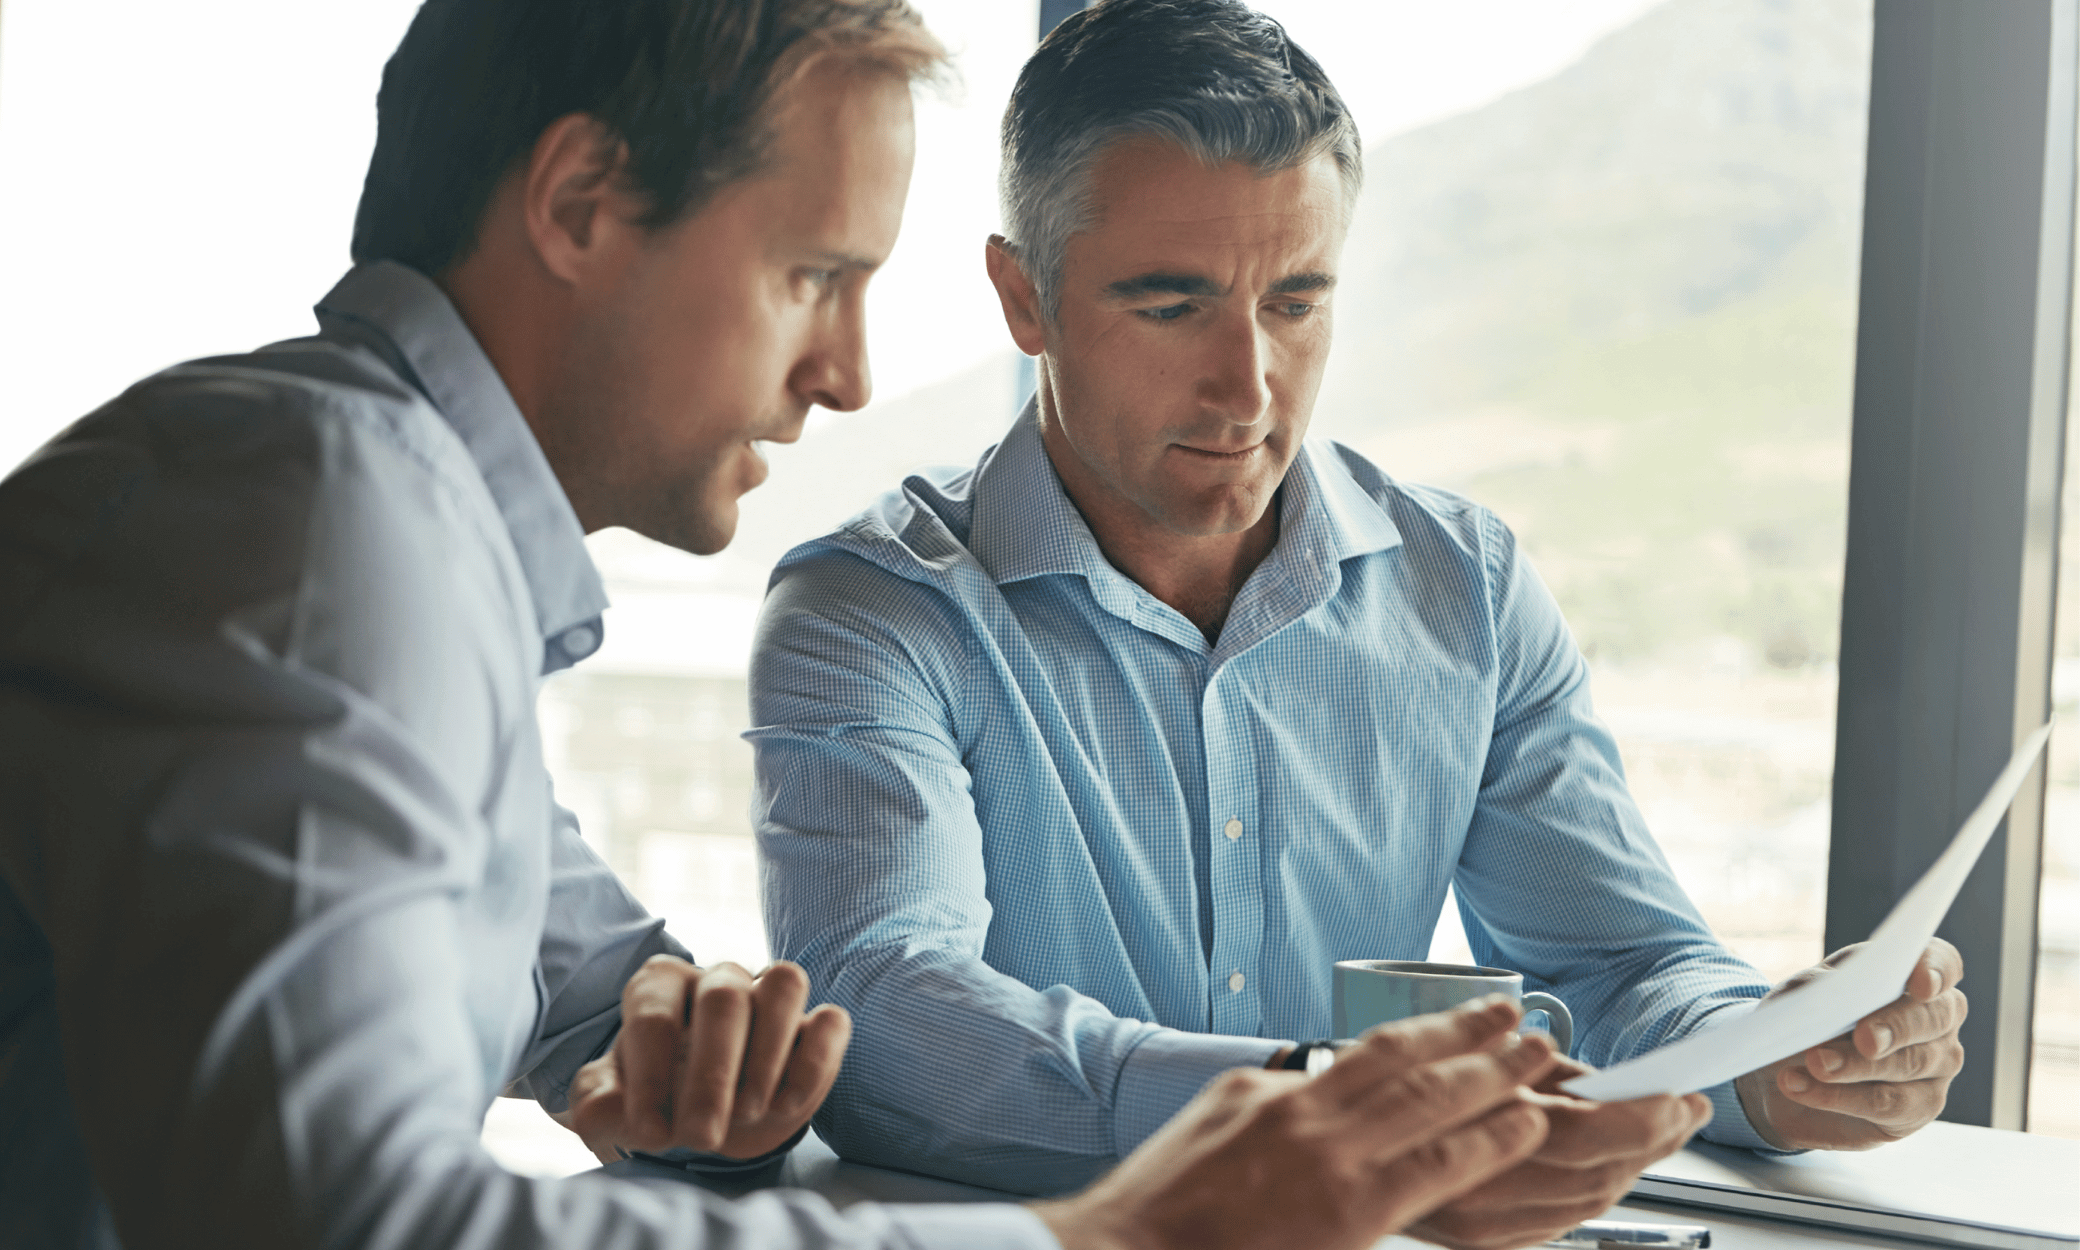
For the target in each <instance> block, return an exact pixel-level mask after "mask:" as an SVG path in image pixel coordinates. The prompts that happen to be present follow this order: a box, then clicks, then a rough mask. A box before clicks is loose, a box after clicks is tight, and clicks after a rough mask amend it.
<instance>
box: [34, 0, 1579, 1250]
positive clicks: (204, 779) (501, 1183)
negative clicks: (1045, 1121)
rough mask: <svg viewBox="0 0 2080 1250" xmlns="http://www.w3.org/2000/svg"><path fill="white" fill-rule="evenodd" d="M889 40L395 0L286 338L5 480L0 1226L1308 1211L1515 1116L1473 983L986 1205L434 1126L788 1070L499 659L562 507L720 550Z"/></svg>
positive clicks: (187, 1239)
mask: <svg viewBox="0 0 2080 1250" xmlns="http://www.w3.org/2000/svg"><path fill="white" fill-rule="evenodd" d="M939 57H940V52H939V49H938V47H937V45H936V44H935V43H934V42H933V41H932V39H931V37H930V36H929V34H927V33H926V32H925V31H924V29H923V27H922V26H921V25H920V23H919V22H918V19H917V17H916V15H915V14H914V13H913V12H911V11H910V10H909V9H908V8H907V7H906V6H905V5H904V4H902V3H901V2H900V0H431V2H430V3H428V4H427V5H426V7H425V8H424V9H422V10H421V12H420V13H419V15H418V17H417V19H416V20H415V21H414V23H413V25H412V27H411V30H410V32H409V33H408V34H407V35H406V37H405V40H404V43H403V46H402V47H401V48H400V49H399V51H398V54H397V56H396V58H395V59H394V60H393V61H392V62H391V64H390V66H389V69H388V71H387V72H386V74H385V76H384V84H383V90H382V95H381V98H380V100H379V102H378V114H379V128H380V133H379V138H378V141H377V150H376V153H375V157H374V160H373V161H372V163H371V166H370V170H369V177H368V191H367V194H366V196H365V199H364V202H363V205H362V211H361V215H360V217H359V220H358V222H357V225H356V232H355V243H354V257H355V260H356V261H357V262H358V263H357V264H356V266H355V267H354V269H353V270H352V271H351V272H349V273H348V274H347V276H346V277H345V278H344V279H343V280H342V281H341V282H340V283H339V285H338V286H337V287H335V288H334V289H333V291H332V292H331V293H330V294H328V295H327V296H326V297H325V298H324V300H323V302H321V303H320V304H319V306H318V317H319V332H318V333H317V334H316V335H315V336H313V337H311V338H307V339H299V340H296V341H293V342H287V343H280V344H276V345H274V346H272V347H267V348H263V349H261V350H259V351H257V352H253V353H251V354H248V355H244V356H229V357H221V358H217V359H213V360H204V361H198V362H195V363H192V364H188V365H183V366H180V367H177V368H174V369H171V370H168V371H167V372H165V373H162V374H159V375H157V376H156V377H153V378H149V379H147V380H145V381H144V382H141V383H139V384H138V385H137V386H135V387H133V388H131V389H130V390H129V391H128V392H126V393H125V394H123V395H122V396H120V397H119V398H117V399H115V400H114V401H112V402H111V403H109V404H108V405H107V406H105V407H103V408H102V409H100V410H99V411H97V412H95V413H94V414H92V415H90V416H88V417H86V418H85V419H83V420H82V421H80V422H79V423H78V424H76V425H75V426H73V427H72V428H71V429H70V430H68V431H66V432H65V433H64V434H62V435H60V436H59V437H58V438H57V439H56V440H54V441H53V442H52V443H51V444H50V445H48V446H47V447H45V448H44V449H43V450H42V451H41V452H39V453H38V454H37V455H36V456H35V457H34V458H32V459H31V460H30V462H28V463H27V464H26V465H24V466H23V467H22V468H20V469H19V470H18V471H16V472H15V473H14V474H13V475H12V476H11V477H9V478H8V479H7V481H6V482H5V483H4V484H0V563H4V566H5V569H6V576H5V577H4V579H0V725H4V727H5V728H4V732H5V735H6V737H5V741H6V743H7V750H6V751H5V752H4V753H0V760H4V762H0V1244H5V1245H6V1246H8V1247H9V1248H10V1250H15V1248H22V1250H31V1248H40V1247H59V1246H63V1247H83V1246H84V1247H102V1248H106V1247H113V1246H116V1245H118V1244H120V1245H123V1246H128V1247H130V1250H145V1248H146V1247H154V1246H189V1245H193V1246H207V1247H211V1248H212V1250H216V1248H220V1247H234V1248H235V1247H247V1246H255V1247H257V1246H271V1247H272V1246H318V1245H324V1246H329V1247H357V1246H369V1247H375V1246H381V1247H399V1248H403V1247H426V1248H428V1250H431V1248H434V1247H440V1248H442V1250H446V1248H448V1247H458V1246H483V1247H536V1246H571V1247H579V1246H583V1247H608V1246H613V1247H637V1246H666V1245H680V1246H714V1247H751V1246H763V1247H806V1246H826V1245H845V1246H888V1247H925V1246H949V1247H954V1246H957V1247H986V1246H1047V1245H1054V1244H1057V1235H1058V1236H1059V1244H1062V1245H1065V1246H1070V1247H1092V1248H1093V1250H1097V1248H1099V1247H1108V1246H1115V1245H1128V1244H1132V1245H1137V1246H1138V1245H1146V1246H1153V1247H1176V1248H1178V1250H1184V1247H1188V1246H1196V1245H1201V1244H1205V1242H1204V1239H1203V1238H1201V1237H1200V1236H1199V1233H1200V1232H1201V1231H1202V1230H1203V1229H1204V1228H1206V1227H1208V1226H1212V1227H1218V1228H1221V1229H1223V1230H1225V1231H1226V1232H1227V1233H1228V1234H1229V1235H1230V1236H1231V1237H1232V1239H1233V1240H1235V1241H1236V1242H1237V1243H1241V1242H1246V1241H1249V1240H1252V1239H1254V1240H1255V1241H1256V1242H1257V1243H1259V1244H1280V1245H1301V1246H1305V1245H1320V1246H1357V1245H1365V1244H1370V1242H1371V1241H1372V1240H1373V1239H1375V1238H1377V1237H1378V1236H1379V1235H1381V1234H1382V1233H1384V1232H1386V1231H1390V1230H1392V1229H1396V1228H1399V1227H1402V1226H1403V1225H1405V1224H1407V1223H1408V1222H1409V1221H1411V1220H1413V1219H1415V1218H1417V1217H1419V1216H1420V1215H1422V1214H1423V1213H1424V1212H1425V1211H1427V1210H1430V1209H1432V1208H1434V1207H1435V1206H1436V1205H1437V1204H1438V1203H1440V1202H1442V1201H1445V1200H1447V1199H1449V1198H1450V1197H1452V1196H1453V1195H1455V1194H1457V1193H1460V1192H1462V1191H1464V1190H1465V1189H1467V1188H1468V1187H1470V1186H1473V1185H1477V1184H1479V1183H1481V1182H1482V1181H1484V1180H1485V1179H1487V1178H1488V1177H1491V1176H1493V1175H1495V1174H1496V1173H1497V1172H1499V1171H1500V1170H1502V1169H1504V1168H1506V1167H1508V1166H1510V1165H1512V1164H1513V1163H1515V1162H1516V1161H1518V1160H1520V1159H1522V1158H1523V1157H1525V1155H1527V1154H1528V1153H1529V1152H1530V1151H1531V1150H1533V1149H1535V1148H1536V1147H1537V1145H1538V1143H1539V1141H1540V1140H1541V1139H1542V1138H1543V1136H1544V1132H1545V1118H1544V1113H1543V1112H1542V1111H1541V1110H1540V1109H1539V1108H1538V1107H1536V1106H1535V1105H1533V1104H1532V1103H1530V1102H1527V1101H1526V1100H1525V1099H1524V1098H1523V1097H1522V1096H1521V1091H1522V1087H1523V1086H1525V1085H1526V1084H1528V1083H1534V1082H1536V1081H1537V1080H1539V1079H1540V1078H1541V1077H1542V1076H1543V1075H1544V1074H1545V1073H1546V1072H1547V1071H1548V1070H1549V1069H1550V1068H1551V1066H1552V1063H1553V1055H1552V1053H1551V1051H1550V1048H1548V1047H1546V1046H1544V1045H1542V1044H1533V1043H1524V1044H1517V1043H1515V1042H1513V1040H1512V1038H1511V1036H1510V1034H1509V1032H1508V1030H1509V1029H1510V1027H1511V1026H1512V1025H1513V1024H1514V1022H1515V1019H1516V1014H1515V1011H1514V1010H1513V1009H1512V1008H1511V1007H1509V1006H1508V1005H1507V1004H1500V1003H1490V1004H1486V1005H1484V1006H1480V1007H1477V1008H1475V1009H1473V1010H1469V1011H1464V1012H1460V1013H1457V1014H1455V1015H1453V1016H1451V1017H1449V1018H1446V1019H1440V1020H1437V1021H1432V1022H1428V1023H1426V1024H1423V1025H1419V1026H1413V1027H1409V1028H1402V1029H1390V1030H1382V1031H1381V1032H1379V1033H1377V1034H1375V1035H1374V1036H1373V1037H1371V1038H1370V1039H1368V1041H1367V1042H1366V1043H1365V1044H1364V1046H1363V1047H1361V1048H1360V1050H1359V1052H1358V1053H1357V1055H1356V1056H1355V1057H1354V1058H1353V1059H1351V1060H1349V1061H1347V1062H1346V1064H1344V1065H1342V1066H1341V1067H1339V1068H1338V1069H1337V1070H1336V1071H1335V1072H1333V1073H1331V1074H1330V1076H1329V1077H1325V1078H1323V1079H1321V1080H1317V1081H1314V1082H1307V1081H1304V1080H1301V1079H1299V1078H1297V1077H1293V1078H1285V1079H1281V1078H1279V1077H1277V1076H1276V1075H1274V1074H1268V1073H1255V1074H1240V1075H1237V1076H1234V1077H1231V1078H1229V1079H1227V1080H1226V1081H1224V1082H1223V1083H1221V1084H1220V1085H1219V1087H1218V1088H1216V1089H1214V1090H1212V1091H1209V1094H1208V1096H1207V1097H1206V1098H1205V1099H1204V1100H1202V1101H1201V1103H1200V1104H1199V1105H1198V1107H1197V1109H1195V1110H1192V1111H1188V1112H1186V1113H1185V1114H1184V1115H1182V1116H1180V1117H1179V1119H1178V1121H1177V1124H1176V1126H1175V1127H1174V1128H1173V1135H1172V1136H1171V1137H1170V1138H1169V1139H1168V1141H1167V1144H1163V1145H1159V1146H1157V1147H1154V1148H1151V1149H1150V1150H1148V1151H1144V1152H1142V1154H1140V1155H1139V1156H1137V1157H1136V1158H1135V1159H1133V1160H1131V1161H1129V1162H1128V1163H1127V1164H1126V1165H1125V1166H1123V1167H1122V1168H1121V1169H1120V1170H1119V1172H1118V1173H1116V1174H1115V1175H1114V1176H1113V1177H1111V1178H1109V1179H1108V1180H1107V1181H1106V1182H1105V1183H1104V1184H1103V1185H1101V1186H1100V1187H1099V1188H1097V1189H1094V1190H1093V1191H1092V1192H1090V1193H1088V1194H1085V1195H1083V1196H1080V1197H1078V1198H1075V1199H1071V1200H1068V1201H1064V1202H1060V1203H1055V1204H1049V1205H1045V1206H1042V1207H1037V1208H1033V1209H1024V1208H1019V1207H1014V1206H979V1207H961V1208H945V1209H936V1210H935V1209H920V1208H898V1207H879V1208H877V1207H871V1206H869V1207H855V1208H853V1209H851V1210H849V1211H847V1212H845V1213H843V1214H840V1213H838V1212H836V1211H834V1210H832V1209H831V1207H830V1206H829V1205H828V1204H827V1203H825V1202H823V1201H822V1200H821V1199H819V1198H815V1197H813V1196H810V1195H804V1194H784V1193H774V1194H766V1195H760V1196H756V1197H753V1198H750V1199H746V1200H744V1201H741V1202H724V1201H720V1200H716V1199H712V1198H709V1197H708V1196H706V1195H705V1194H704V1193H703V1192H702V1191H700V1190H698V1189H695V1188H693V1187H690V1186H665V1187H657V1186H644V1185H638V1184H635V1183H632V1182H628V1181H622V1180H617V1179H614V1178H611V1177H606V1176H600V1175H589V1176H583V1177H577V1178H572V1179H570V1180H567V1181H529V1180H525V1179H522V1178H519V1177H515V1176H511V1175H508V1174H506V1173H504V1172H503V1171H501V1170H499V1169H498V1168H497V1167H496V1166H495V1165H494V1164H493V1162H492V1160H491V1159H490V1157H489V1156H488V1155H486V1154H485V1153H484V1151H483V1150H482V1148H481V1146H480V1145H479V1143H478V1140H477V1136H478V1132H479V1126H480V1124H481V1121H482V1118H483V1114H484V1111H485V1109H486V1107H487V1106H488V1105H489V1103H490V1100H491V1099H492V1098H493V1097H494V1096H496V1095H497V1094H499V1093H500V1092H501V1091H504V1092H507V1093H511V1094H514V1095H518V1096H525V1097H532V1098H535V1099H537V1100H539V1101H540V1102H541V1103H542V1105H543V1106H545V1107H547V1108H549V1109H550V1110H552V1111H556V1112H559V1113H563V1114H565V1115H566V1117H567V1119H568V1121H569V1122H570V1123H572V1124H573V1126H574V1127H575V1128H576V1129H577V1130H578V1131H579V1132H580V1133H581V1134H582V1135H583V1136H584V1137H585V1139H586V1140H587V1142H588V1143H589V1144H590V1145H592V1147H593V1148H594V1149H595V1151H596V1152H598V1153H600V1154H601V1155H603V1156H608V1157H611V1156H615V1155H618V1154H620V1153H621V1152H622V1151H623V1150H625V1149H642V1150H653V1151H656V1150H667V1149H683V1150H690V1151H696V1152H708V1153H709V1154H710V1155H712V1156H714V1157H713V1158H710V1159H709V1160H708V1161H707V1162H708V1164H709V1165H712V1166H720V1167H727V1166H729V1163H728V1161H729V1160H747V1159H748V1160H752V1161H754V1162H755V1161H758V1160H760V1159H761V1158H764V1157H768V1156H770V1155H772V1154H773V1153H774V1152H775V1151H777V1150H780V1149H783V1148H785V1147H786V1145H787V1144H788V1143H790V1142H791V1141H792V1140H794V1139H795V1137H796V1136H797V1135H798V1134H799V1133H800V1132H801V1131H802V1129H803V1126H804V1125H805V1124H806V1123H807V1120H808V1117H809V1116H810V1114H811V1113H812V1112H814V1111H815V1109H816V1108H817V1106H818V1104H819V1103H820V1102H821V1100H822V1098H823V1095H824V1093H825V1092H826V1091H827V1089H828V1087H829V1084H830V1081H831V1080H832V1077H833V1074H834V1073H835V1071H836V1070H837V1067H838V1063H839V1059H840V1057H841V1055H842V1053H843V1051H844V1048H845V1043H846V1037H847V1034H848V1029H849V1025H848V1021H847V1018H846V1016H845V1013H844V1012H843V1011H841V1010H839V1009H837V1008H834V1007H820V1008H817V1009H816V1010H813V1011H806V1012H805V1011H804V1010H803V1008H804V1006H805V1003H806V997H807V991H808V985H807V982H806V980H805V978H804V977H803V975H802V973H801V970H800V969H799V968H796V967H793V966H791V965H786V964H780V965H776V966H775V967H773V968H771V969H769V970H767V971H766V972H764V973H762V974H760V975H758V976H756V977H754V976H752V975H750V974H748V973H747V972H745V971H744V970H743V969H741V968H736V967H734V966H732V965H727V964H724V965H719V966H717V967H714V968H710V969H705V970H703V969H700V968H696V967H694V966H693V965H692V964H691V963H690V962H688V961H687V960H686V959H685V958H684V952H683V950H681V948H680V947H679V946H678V945H677V944H676V943H674V942H672V941H671V940H670V939H669V938H668V937H666V936H665V935H664V934H663V933H662V931H661V929H660V925H659V923H658V922H657V921H655V920H653V919H651V918H650V917H649V916H647V915H645V914H644V912H643V910H642V908H641V907H640V906H638V905H637V904H636V902H635V901H634V899H632V898H631V897H630V896H629V895H628V893H627V892H626V891H625V890H624V889H623V888H622V886H621V885H620V883H619V882H618V881H616V880H615V879H614V877H613V876H612V875H611V874H610V873H609V872H608V871H607V870H606V868H605V867H604V865H602V864H601V862H600V861H599V859H598V858H597V857H596V856H594V855H593V854H592V853H591V852H590V851H589V850H588V849H587V848H586V846H585V844H584V843H583V841H582V840H580V838H579V837H578V835H577V830H576V829H575V827H574V824H573V822H572V820H571V819H570V817H569V815H568V813H565V812H563V811H561V810H560V809H558V808H556V807H555V805H554V803H553V801H552V799H551V795H550V786H549V779H548V777H547V775H546V773H545V772H544V771H543V765H542V758H541V749H540V742H539V736H538V730H537V726H536V722H535V717H534V700H535V693H536V688H537V683H538V681H539V679H540V677H541V676H542V675H543V674H544V673H549V672H554V671H556V670H558V669H562V668H565V667H568V666H569V665H571V664H573V663H576V662H578V661H580V660H582V659H583V658H584V657H585V656H586V655H588V654H590V653H591V652H592V651H594V650H595V649H596V648H597V647H598V645H599V642H600V638H601V629H602V614H603V610H604V609H605V607H606V600H605V596H604V595H603V593H602V590H601V586H600V581H599V577H598V575H597V573H596V572H595V570H594V569H593V567H592V565H591V563H590V561H589V559H588V558H587V556H586V552H585V548H584V545H583V543H582V541H581V539H582V537H583V534H584V533H585V532H586V531H587V530H592V529H597V528H600V527H603V526H609V525H625V526H629V527H631V528H634V529H637V530H639V531H641V532H643V533H645V534H649V535H651V536H652V537H655V538H658V539H662V540H664V541H666V542H671V543H675V544H677V545H679V546H681V547H684V548H686V549H688V550H692V551H713V550H716V549H717V548H719V547H721V546H722V545H723V544H724V543H726V542H728V541H729V538H730V536H731V534H732V532H733V530H734V527H735V523H736V501H737V498H738V496H740V495H741V494H742V493H743V492H744V491H746V490H749V489H751V488H752V487H753V486H755V485H757V483H758V481H759V480H760V478H761V477H762V476H763V474H764V467H763V463H762V461H761V460H760V458H759V456H758V453H757V451H756V449H755V446H754V444H755V442H756V441H757V440H760V439H782V440H788V439H792V438H794V437H796V435H797V434H798V433H799V432H800V430H801V427H802V422H803V419H804V416H805V415H806V413H807V410H808V409H809V407H810V406H812V405H822V406H824V407H827V408H832V409H838V410H845V409H852V408H857V407H859V406H860V405H861V404H863V403H865V402H866V399H867V374H866V362H865V359H864V349H863V346H862V296H863V291H864V288H865V285H866V282H867V279H868V277H869V275H870V274H871V273H872V272H873V271H874V269H875V268H876V266H878V265H879V264H880V263H881V261H882V260H883V259H884V258H885V257H886V256H887V254H888V252H889V249H890V247H891V246H892V245H893V243H894V241H895V236H896V232H897V227H898V225H899V223H900V218H901V211H902V204H903V197H904V194H905V192H906V189H907V186H908V182H909V170H910V160H911V141H912V140H911V136H912V123H911V104H910V80H911V79H912V78H913V77H915V76H916V75H917V74H919V73H922V72H928V71H929V70H930V69H931V68H932V67H933V66H934V65H935V64H936V63H937V62H938V60H939ZM1332 1078H1333V1079H1332ZM1382 1111H1385V1112H1386V1113H1387V1114H1381V1112H1382ZM1325 1178H1326V1179H1325ZM1332 1180H1333V1181H1334V1182H1337V1183H1329V1182H1330V1181H1332Z"/></svg>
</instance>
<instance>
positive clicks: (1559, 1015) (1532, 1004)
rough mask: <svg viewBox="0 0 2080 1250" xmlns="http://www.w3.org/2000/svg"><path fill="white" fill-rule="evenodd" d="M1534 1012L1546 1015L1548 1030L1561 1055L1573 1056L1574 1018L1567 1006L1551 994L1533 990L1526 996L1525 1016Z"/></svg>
mask: <svg viewBox="0 0 2080 1250" xmlns="http://www.w3.org/2000/svg"><path fill="white" fill-rule="evenodd" d="M1534 1011H1543V1012H1545V1013H1546V1027H1547V1030H1548V1031H1549V1032H1551V1033H1552V1035H1553V1043H1554V1044H1555V1045H1556V1046H1558V1047H1559V1048H1560V1053H1561V1054H1563V1055H1571V1054H1573V1053H1574V1016H1573V1015H1572V1014H1571V1013H1570V1012H1569V1011H1568V1010H1567V1004H1566V1003H1563V1002H1561V1001H1560V1000H1559V999H1557V998H1555V997H1553V996H1552V995H1551V994H1547V993H1543V992H1541V991H1538V990H1533V991H1532V992H1531V993H1529V994H1526V995H1524V1014H1525V1015H1527V1016H1528V1015H1530V1014H1531V1013H1532V1012H1534Z"/></svg>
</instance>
